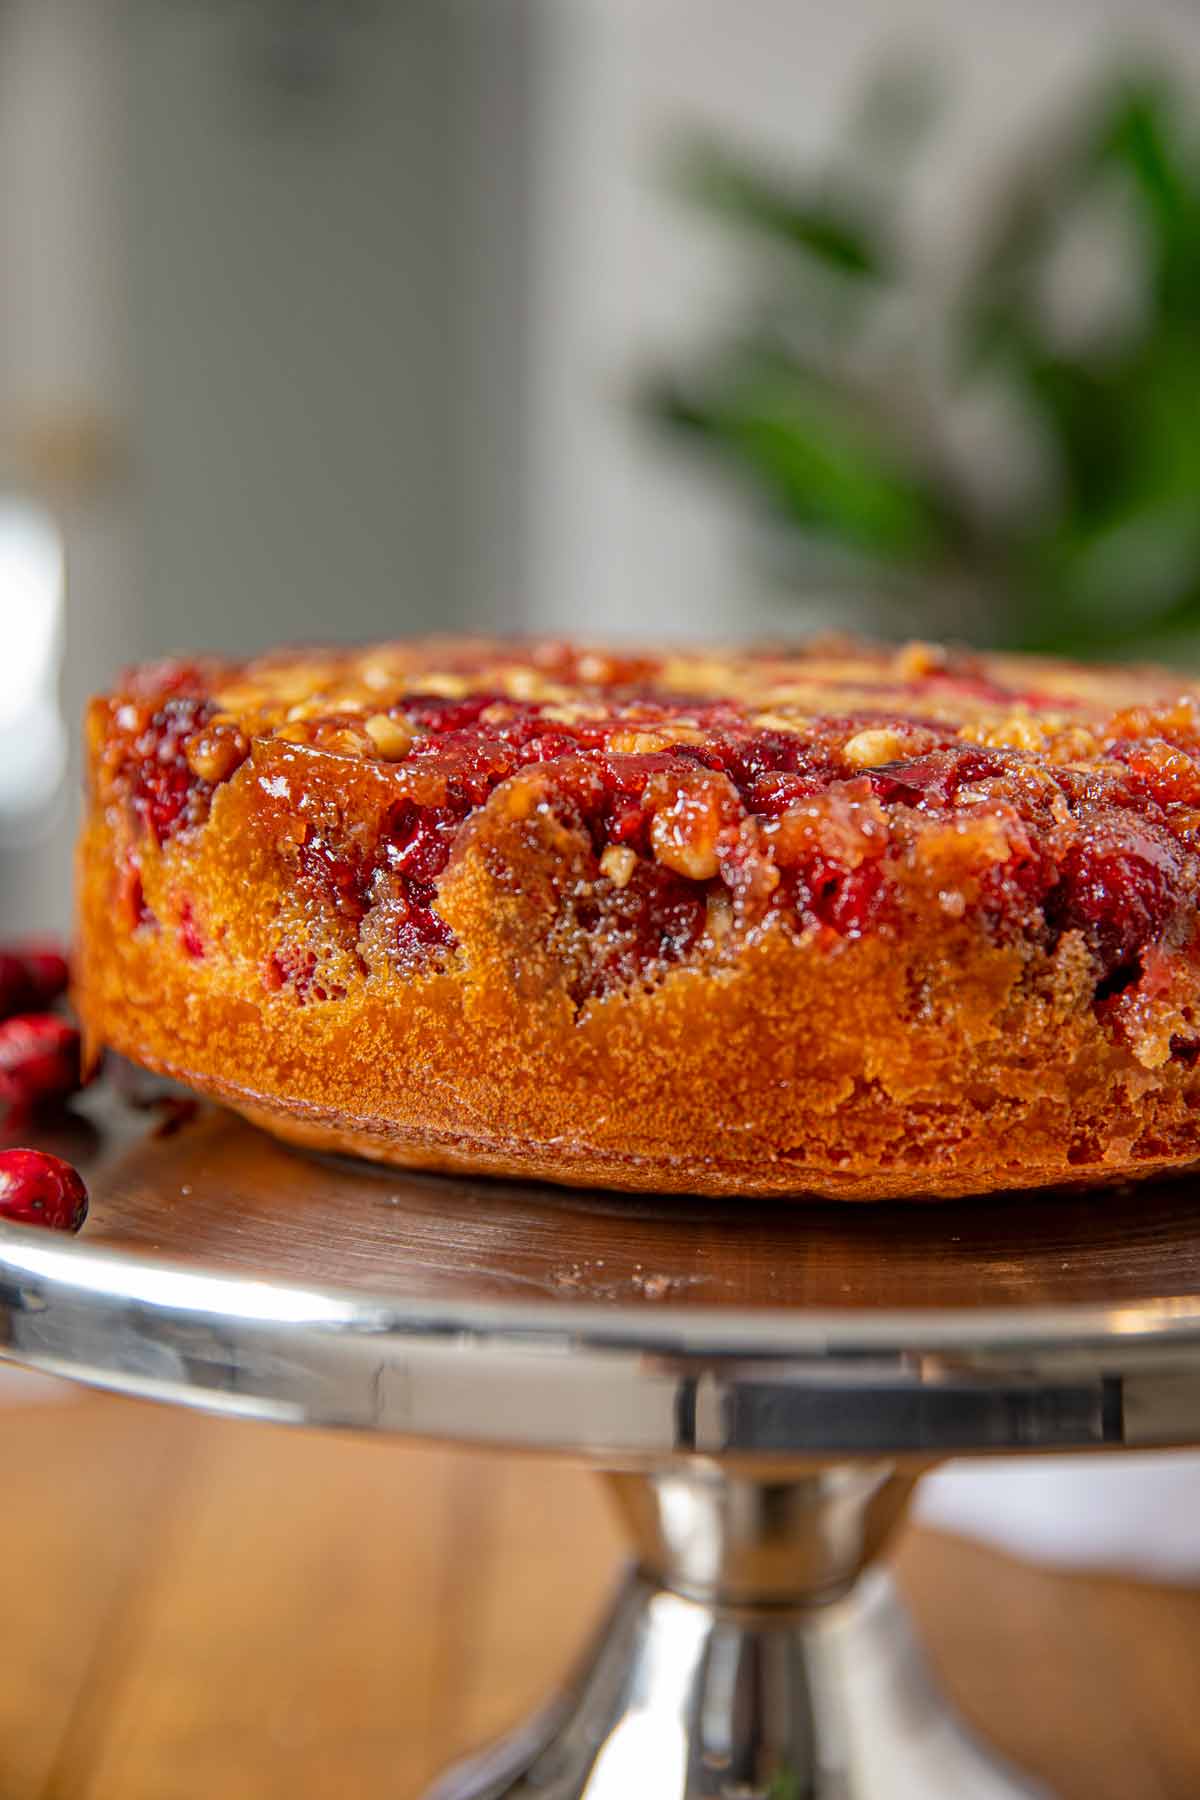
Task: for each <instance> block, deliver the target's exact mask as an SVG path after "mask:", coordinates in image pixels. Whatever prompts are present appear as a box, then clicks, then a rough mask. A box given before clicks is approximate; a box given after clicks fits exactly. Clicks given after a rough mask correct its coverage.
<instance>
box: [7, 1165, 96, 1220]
mask: <svg viewBox="0 0 1200 1800" xmlns="http://www.w3.org/2000/svg"><path fill="white" fill-rule="evenodd" d="M87 1211H88V1197H87V1189H86V1188H85V1187H84V1185H83V1180H82V1178H81V1176H80V1174H79V1172H78V1170H77V1169H73V1168H72V1167H71V1165H70V1163H68V1162H63V1161H62V1159H61V1157H58V1156H50V1155H48V1154H47V1152H46V1151H45V1150H0V1218H3V1219H8V1220H9V1221H10V1223H12V1224H13V1225H41V1226H45V1227H46V1228H47V1229H49V1230H51V1231H78V1230H79V1228H80V1226H81V1225H82V1224H83V1221H84V1220H85V1219H86V1218H87Z"/></svg>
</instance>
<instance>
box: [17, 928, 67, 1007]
mask: <svg viewBox="0 0 1200 1800" xmlns="http://www.w3.org/2000/svg"><path fill="white" fill-rule="evenodd" d="M16 954H17V955H18V956H19V958H20V960H21V962H22V963H23V964H24V966H25V973H26V976H27V978H28V981H29V986H30V991H31V999H32V1005H33V1006H35V1007H42V1006H49V1005H50V1004H51V1002H52V1001H54V1000H57V999H58V997H59V995H60V994H65V993H66V991H67V984H68V983H69V981H70V979H71V968H70V964H69V963H68V961H67V959H66V957H65V956H64V955H63V953H62V951H61V950H59V949H58V948H57V947H56V946H55V945H53V944H43V943H31V944H22V945H21V946H20V948H19V949H18V951H17V953H16Z"/></svg>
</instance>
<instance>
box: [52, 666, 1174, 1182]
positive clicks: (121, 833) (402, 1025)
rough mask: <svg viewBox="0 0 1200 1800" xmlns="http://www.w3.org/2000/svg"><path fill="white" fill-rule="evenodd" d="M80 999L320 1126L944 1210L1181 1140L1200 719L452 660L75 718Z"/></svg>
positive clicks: (251, 683) (1121, 685) (224, 1082)
mask: <svg viewBox="0 0 1200 1800" xmlns="http://www.w3.org/2000/svg"><path fill="white" fill-rule="evenodd" d="M88 763H89V802H88V816H87V819H86V822H85V826H84V831H83V836H82V843H81V849H80V892H81V910H80V938H79V956H78V967H77V980H76V1000H77V1004H78V1007H79V1011H80V1013H81V1016H82V1019H83V1024H84V1028H85V1034H86V1039H87V1042H88V1044H89V1046H90V1050H91V1053H92V1054H95V1052H96V1051H97V1050H98V1049H99V1048H100V1047H101V1046H104V1045H108V1046H111V1047H112V1048H113V1049H115V1050H118V1051H120V1052H122V1053H123V1054H124V1055H126V1056H128V1057H131V1058H133V1059H134V1060H135V1061H136V1062H138V1063H141V1064H144V1065H145V1066H146V1067H148V1068H151V1069H155V1070H159V1071H162V1072H164V1073H166V1074H169V1075H173V1076H176V1077H178V1078H179V1079H180V1080H182V1081H184V1082H186V1083H188V1084H189V1085H190V1086H192V1087H194V1088H196V1089H199V1090H201V1091H202V1092H205V1093H208V1094H212V1095H215V1096H217V1097H219V1098H220V1099H222V1100H224V1101H226V1102H228V1103H229V1104H230V1105H231V1106H234V1107H236V1108H238V1109H239V1110H240V1111H242V1112H243V1113H245V1114H246V1115H247V1116H248V1117H249V1118H251V1119H253V1120H255V1121H256V1122H257V1123H259V1124H262V1125H264V1126H266V1127H268V1128H269V1129H270V1130H272V1131H275V1132H277V1133H279V1134H280V1135H282V1136H284V1137H287V1138H290V1139H293V1140H297V1141H300V1142H302V1143H304V1144H308V1145H313V1146H318V1147H323V1148H326V1149H333V1150H344V1151H353V1152H356V1153H358V1154H359V1155H362V1156H367V1157H372V1158H375V1159H378V1160H381V1161H385V1162H393V1163H400V1164H405V1165H408V1166H412V1167H420V1168H428V1169H457V1170H471V1171H476V1172H482V1173H489V1174H499V1175H517V1176H525V1177H532V1178H537V1179H544V1180H550V1181H557V1182H568V1183H577V1184H578V1183H586V1184H594V1185H598V1186H607V1187H620V1188H636V1189H646V1190H653V1191H660V1192H668V1191H669V1192H696V1193H708V1194H727V1195H733V1194H774V1193H779V1194H790V1195H792V1194H794V1195H809V1196H814V1195H820V1196H835V1197H840V1198H845V1199H858V1200H867V1199H887V1198H899V1197H919V1198H926V1197H929V1198H933V1197H939V1196H951V1195H961V1194H968V1193H978V1192H983V1191H986V1190H991V1189H1004V1188H1024V1187H1031V1186H1038V1185H1046V1184H1054V1183H1061V1182H1076V1181H1084V1180H1087V1181H1096V1180H1112V1179H1115V1178H1124V1177H1129V1176H1132V1175H1142V1174H1148V1173H1151V1172H1153V1171H1156V1170H1164V1169H1169V1168H1174V1167H1179V1166H1181V1165H1184V1164H1186V1163H1188V1162H1191V1161H1193V1160H1197V1159H1200V1067H1198V1058H1200V949H1198V946H1197V941H1196V916H1197V910H1196V909H1197V892H1198V887H1200V699H1197V698H1195V697H1193V696H1192V695H1190V694H1189V693H1188V692H1186V691H1184V683H1183V681H1182V680H1181V678H1180V677H1179V676H1177V675H1171V674H1169V673H1166V672H1164V671H1159V670H1153V669H1133V670H1119V669H1095V668H1084V667H1079V666H1075V665H1068V664H1065V663H1055V662H1049V661H1042V660H1038V661H1034V660H1030V659H1022V658H1014V657H1002V656H983V655H968V654H965V653H958V652H950V651H946V650H942V649H939V648H937V647H936V646H932V645H928V644H909V645H906V646H904V647H903V648H900V649H895V648H892V647H883V646H877V645H869V644H862V643H857V642H853V643H851V642H842V641H831V640H823V641H819V642H813V643H811V644H808V645H806V646H803V647H800V648H792V647H789V648H785V649H763V650H754V651H722V652H715V651H669V650H668V651H657V652H654V653H650V652H645V653H642V652H638V653H615V652H609V651H605V650H597V649H587V648H582V647H578V646H570V645H564V644H561V643H547V644H542V643H534V644H511V643H503V642H483V641H476V640H465V639H429V640H425V641H419V642H412V643H400V644H385V645H379V646H375V647H372V648H369V649H354V650H324V649H320V650H300V651H289V652H287V653H279V654H276V655H271V656H265V657H262V658H259V659H257V660H255V661H252V662H247V663H241V664H232V663H225V662H218V661H215V660H203V659H197V660H187V661H183V660H178V661H169V662H162V663H157V664H153V665H148V666H146V667H143V668H139V669H135V670H133V671H132V672H131V673H130V674H129V675H128V676H127V677H126V678H125V679H124V680H123V681H122V682H121V683H120V685H119V687H118V689H117V690H116V691H115V692H114V693H112V694H111V695H108V696H106V697H104V698H100V699H97V700H95V701H93V703H92V705H91V708H90V711H89V717H88Z"/></svg>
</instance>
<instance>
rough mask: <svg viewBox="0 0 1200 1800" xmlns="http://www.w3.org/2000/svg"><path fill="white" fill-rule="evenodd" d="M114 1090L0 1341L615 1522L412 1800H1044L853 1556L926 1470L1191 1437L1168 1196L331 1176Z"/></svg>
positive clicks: (1193, 1328)
mask: <svg viewBox="0 0 1200 1800" xmlns="http://www.w3.org/2000/svg"><path fill="white" fill-rule="evenodd" d="M140 1098H141V1106H140V1107H135V1106H132V1105H130V1104H129V1103H128V1101H127V1100H126V1099H122V1098H119V1097H115V1096H114V1095H113V1094H112V1093H111V1092H110V1093H109V1094H108V1095H107V1096H101V1095H96V1096H94V1097H89V1100H88V1101H87V1103H86V1109H85V1111H84V1112H83V1114H82V1115H81V1116H80V1117H79V1118H77V1119H76V1120H74V1121H73V1122H71V1123H64V1124H63V1125H62V1126H61V1127H60V1128H58V1130H57V1134H55V1133H51V1134H49V1135H46V1134H43V1135H42V1138H41V1140H40V1141H42V1142H43V1143H44V1145H45V1147H46V1148H49V1149H56V1150H58V1151H59V1152H60V1153H61V1154H64V1155H67V1156H69V1157H71V1158H72V1160H74V1161H76V1162H77V1163H79V1164H80V1165H81V1166H83V1167H84V1168H85V1170H86V1172H87V1174H88V1178H89V1182H90V1185H91V1189H92V1195H93V1211H92V1217H91V1219H90V1220H89V1223H88V1225H87V1228H86V1229H85V1231H84V1232H83V1234H82V1235H81V1236H80V1237H79V1238H78V1239H71V1240H65V1239H60V1238H58V1237H55V1236H53V1235H51V1234H50V1233H47V1232H37V1231H29V1230H20V1229H16V1228H13V1227H4V1228H0V1340H2V1341H0V1355H2V1356H3V1357H5V1358H7V1359H9V1360H11V1361H13V1362H17V1363H22V1364H25V1365H28V1366H31V1367H34V1368H38V1369H42V1370H46V1371H49V1372H51V1373H53V1374H56V1375H65V1376H70V1377H72V1378H74V1379H76V1380H80V1381H84V1382H88V1383H91V1384H93V1385H95V1386H99V1387H105V1388H110V1389H116V1390H119V1391H121V1392H124V1393H132V1394H140V1395H145V1396H148V1397H150V1398H155V1399H159V1400H166V1401H172V1402H175V1403H178V1404H181V1405H187V1406H195V1407H201V1408H205V1409H207V1410H210V1411H214V1412H225V1413H236V1414H240V1415H242V1416H245V1417H250V1418H256V1419H264V1420H276V1421H282V1422H288V1423H295V1424H305V1425H319V1426H328V1427H337V1428H341V1429H346V1430H356V1431H372V1432H382V1433H395V1434H403V1435H405V1436H411V1437H428V1438H442V1439H453V1440H457V1441H462V1442H464V1443H472V1444H493V1445H504V1446H508V1447H512V1448H518V1447H520V1448H523V1449H527V1450H537V1451H552V1452H555V1453H558V1454H564V1455H571V1456H574V1457H577V1458H581V1459H585V1460H586V1461H587V1462H589V1463H590V1464H591V1465H592V1466H593V1467H594V1468H595V1469H596V1470H597V1471H598V1472H599V1473H600V1474H601V1475H602V1477H603V1479H604V1480H605V1481H606V1482H607V1483H608V1484H609V1486H610V1488H611V1491H612V1494H613V1498H614V1500H615V1502H616V1504H617V1507H618V1509H619V1511H620V1514H621V1516H622V1517H623V1519H624V1520H625V1522H626V1525H627V1527H628V1531H629V1535H630V1538H631V1541H632V1544H633V1546H634V1550H635V1556H634V1559H633V1561H632V1563H631V1568H630V1572H629V1573H628V1574H627V1576H626V1577H625V1579H624V1582H623V1584H622V1586H621V1588H620V1591H619V1592H618V1594H617V1596H616V1598H615V1601H614V1603H613V1606H612V1610H611V1612H610V1615H609V1617H608V1620H607V1622H606V1623H605V1625H604V1626H603V1628H602V1629H601V1631H600V1633H599V1635H598V1638H597V1640H596V1643H595V1645H594V1647H593V1649H592V1650H591V1652H590V1653H589V1654H588V1656H587V1657H586V1658H585V1659H584V1661H583V1662H582V1664H581V1665H580V1667H579V1669H578V1670H577V1671H576V1673H575V1675H574V1677H573V1679H572V1680H571V1681H570V1682H569V1684H568V1685H567V1686H566V1687H565V1689H564V1691H563V1692H562V1694H561V1695H560V1696H559V1697H558V1698H557V1699H555V1700H554V1701H553V1702H552V1703H551V1705H550V1706H549V1707H548V1709H547V1710H546V1711H545V1712H544V1713H543V1714H542V1716H541V1717H539V1718H538V1719H537V1720H535V1721H534V1722H532V1723H531V1724H530V1725H528V1726H526V1727H525V1728H524V1729H522V1730H521V1731H519V1732H518V1733H516V1734H515V1736H513V1737H512V1738H511V1739H509V1740H508V1741H506V1742H504V1743H502V1744H500V1745H499V1746H497V1747H495V1748H493V1749H491V1750H488V1751H486V1752H484V1753H483V1754H482V1755H481V1756H480V1757H478V1758H477V1759H476V1760H474V1761H473V1762H471V1763H469V1764H465V1765H463V1766H461V1767H459V1768H458V1769H456V1770H454V1771H453V1772H451V1773H450V1774H449V1775H448V1776H446V1777H445V1778H444V1779H443V1780H442V1781H441V1782H440V1783H439V1784H438V1785H437V1787H436V1788H435V1790H434V1793H435V1794H436V1796H437V1800H501V1797H502V1796H505V1797H508V1800H516V1797H517V1796H521V1797H523V1800H534V1796H538V1797H540V1800H580V1797H582V1796H585V1795H586V1796H587V1800H683V1797H684V1796H687V1797H688V1800H698V1797H703V1800H834V1797H836V1800H863V1797H872V1800H873V1797H876V1796H887V1797H888V1800H934V1797H936V1796H940V1795H946V1796H951V1795H952V1796H955V1797H956V1800H984V1797H985V1796H989V1797H990V1796H1002V1795H1013V1794H1019V1793H1033V1792H1036V1791H1037V1790H1036V1789H1035V1788H1034V1787H1033V1786H1031V1785H1030V1784H1029V1783H1028V1782H1024V1781H1023V1779H1022V1777H1021V1776H1020V1775H1019V1774H1018V1773H1017V1772H1016V1771H1014V1770H1011V1769H1008V1768H1004V1767H1001V1766H1000V1765H999V1763H998V1762H997V1761H996V1760H994V1759H993V1758H992V1757H990V1756H989V1755H988V1754H987V1753H986V1752H985V1751H984V1750H983V1748H982V1747H981V1746H980V1745H978V1744H977V1743H976V1742H975V1741H973V1740H972V1739H971V1738H970V1736H969V1735H968V1734H967V1733H966V1732H965V1731H964V1730H963V1729H962V1728H961V1727H960V1726H959V1725H958V1724H957V1723H956V1721H955V1720H954V1719H953V1717H952V1716H951V1715H950V1713H949V1711H948V1710H947V1708H946V1706H945V1705H944V1703H943V1702H942V1700H941V1698H940V1696H939V1695H938V1693H937V1692H936V1689H935V1687H934V1684H933V1683H932V1682H931V1680H930V1679H929V1677H928V1674H927V1672H926V1671H925V1668H924V1665H923V1662H922V1659H921V1656H920V1653H919V1650H918V1649H917V1647H916V1645H915V1643H914V1641H913V1638H912V1635H911V1633H910V1630H909V1627H908V1624H907V1621H906V1619H905V1617H904V1615H903V1612H902V1610H901V1608H900V1605H899V1602H898V1600H897V1598H896V1595H895V1593H894V1591H893V1590H892V1587H891V1585H890V1582H889V1579H888V1577H887V1575H886V1574H885V1573H883V1572H882V1571H881V1569H880V1568H879V1567H878V1566H874V1559H875V1557H876V1553H877V1552H878V1550H879V1549H880V1547H881V1545H882V1544H883V1543H884V1542H885V1541H886V1539H887V1536H888V1533H889V1530H890V1529H891V1527H892V1526H893V1525H894V1523H895V1522H896V1520H897V1519H898V1518H899V1516H900V1515H901V1513H902V1511H903V1508H904V1504H905V1501H906V1498H907V1495H908V1492H909V1490H910V1489H911V1487H912V1485H913V1483H914V1481H915V1480H916V1479H917V1478H918V1477H919V1475H920V1473H921V1471H922V1470H923V1469H925V1468H927V1467H929V1466H930V1465H931V1464H932V1463H934V1462H936V1461H938V1460H939V1459H941V1458H944V1457H946V1456H948V1455H953V1454H956V1453H960V1452H972V1453H978V1452H981V1451H993V1452H996V1453H1002V1452H1006V1451H1009V1452H1012V1451H1020V1452H1030V1451H1037V1450H1055V1451H1062V1450H1064V1449H1069V1448H1078V1449H1111V1450H1119V1449H1122V1448H1124V1447H1126V1446H1128V1447H1138V1448H1145V1447H1146V1446H1150V1445H1181V1444H1189V1443H1192V1444H1194V1443H1197V1442H1200V1188H1198V1187H1197V1185H1196V1183H1195V1182H1194V1181H1192V1180H1178V1181H1176V1182H1174V1183H1168V1184H1156V1185H1154V1186H1152V1187H1143V1188H1140V1189H1131V1190H1126V1191H1121V1190H1114V1191H1109V1192H1105V1193H1094V1194H1091V1195H1086V1194H1066V1195H1059V1196H1053V1197H1049V1196H1043V1197H1041V1198H1038V1199H1027V1198H1021V1197H1019V1196H1009V1197H1007V1198H1001V1199H991V1200H982V1201H973V1202H966V1203H959V1204H953V1205H945V1204H943V1205H938V1206H930V1207H921V1206H911V1205H910V1206H904V1207H830V1206H819V1207H798V1206H789V1205H787V1204H782V1203H781V1204H775V1203H772V1204H770V1205H768V1204H759V1203H749V1202H737V1203H732V1204H728V1205H723V1204H721V1203H719V1202H715V1201H707V1200H705V1201H701V1200H693V1199H686V1198H685V1199H680V1198H653V1197H652V1198H646V1197H641V1198H638V1197H631V1196H628V1195H618V1194H611V1193H598V1192H585V1191H572V1190H569V1189H562V1190H554V1189H548V1188H544V1187H535V1186H525V1185H519V1184H515V1183H502V1182H488V1181H482V1180H480V1181H475V1180H463V1179H458V1178H453V1177H445V1176H436V1175H421V1174H408V1173H402V1172H399V1171H395V1170H376V1169H372V1168H369V1167H365V1166H360V1165H350V1164H346V1163H341V1162H338V1161H335V1160H329V1161H326V1160H323V1159H319V1158H312V1157H306V1156H302V1155H299V1154H295V1153H292V1152H289V1151H288V1150H286V1149H284V1148H282V1147H281V1146H279V1145H277V1144H275V1143H274V1142H273V1141H272V1140H271V1139H269V1138H267V1137H265V1136H262V1135H261V1134H259V1133H257V1132H256V1131H254V1130H252V1129H251V1128H250V1127H249V1126H247V1125H245V1124H243V1123H241V1122H240V1121H238V1120H236V1119H235V1118H233V1117H232V1116H231V1115H229V1114H228V1113H225V1112H222V1111H220V1110H218V1109H216V1108H209V1107H196V1106H194V1105H192V1104H190V1103H177V1102H174V1103H173V1102H171V1101H169V1100H168V1101H164V1102H163V1103H162V1104H161V1106H158V1107H156V1106H155V1105H154V1104H153V1103H150V1104H149V1105H147V1097H146V1096H145V1095H142V1096H141V1097H140ZM569 1529H570V1521H569V1520H564V1521H563V1530H564V1531H569ZM981 1628H984V1629H986V1621H981Z"/></svg>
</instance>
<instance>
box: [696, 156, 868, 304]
mask: <svg viewBox="0 0 1200 1800" xmlns="http://www.w3.org/2000/svg"><path fill="white" fill-rule="evenodd" d="M675 183H676V186H677V188H678V191H679V192H680V193H681V194H682V195H684V196H686V197H687V198H688V199H690V200H692V201H693V202H694V203H696V204H697V205H700V206H703V207H704V208H705V209H706V210H707V211H709V212H711V213H714V214H717V215H718V216H721V217H724V218H725V219H727V220H729V221H730V222H731V223H733V224H735V225H738V226H741V227H742V228H744V229H748V230H751V231H754V232H757V233H760V234H761V235H762V236H763V237H765V238H766V239H768V240H769V241H770V242H772V243H776V244H781V245H786V246H788V247H789V248H791V249H793V250H799V251H802V252H804V254H805V255H807V256H811V257H813V258H815V259H816V260H817V261H818V262H820V263H823V264H824V265H825V266H826V267H827V268H829V269H831V270H834V271H836V273H838V274H839V275H842V276H850V277H855V278H870V279H873V280H878V279H880V278H881V277H882V276H883V274H884V273H885V271H886V269H887V267H888V262H889V258H888V255H887V251H886V248H885V246H884V244H883V242H882V237H881V232H880V229H879V226H878V222H877V221H876V220H874V219H873V218H871V217H870V216H869V215H868V209H867V208H866V206H865V205H863V204H862V203H861V202H856V201H855V200H854V198H853V197H852V196H851V195H850V194H848V193H844V192H838V191H836V189H834V188H832V187H830V188H828V189H823V188H821V189H819V188H816V187H814V188H813V189H811V190H809V189H806V188H805V186H804V184H803V183H801V182H799V181H785V180H783V179H781V178H780V177H779V176H777V175H775V174H773V173H772V172H771V171H769V170H768V169H766V168H765V167H760V166H759V165H758V164H756V163H754V162H753V161H751V160H749V159H747V158H745V157H741V156H737V155H735V154H734V153H733V152H732V151H729V150H726V149H723V148H722V147H721V146H720V145H719V144H717V143H716V142H714V141H713V139H711V138H708V137H697V138H693V139H692V141H691V142H690V143H689V144H687V145H686V146H684V147H683V148H682V149H681V150H680V151H679V152H678V153H677V155H676V158H675Z"/></svg>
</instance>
